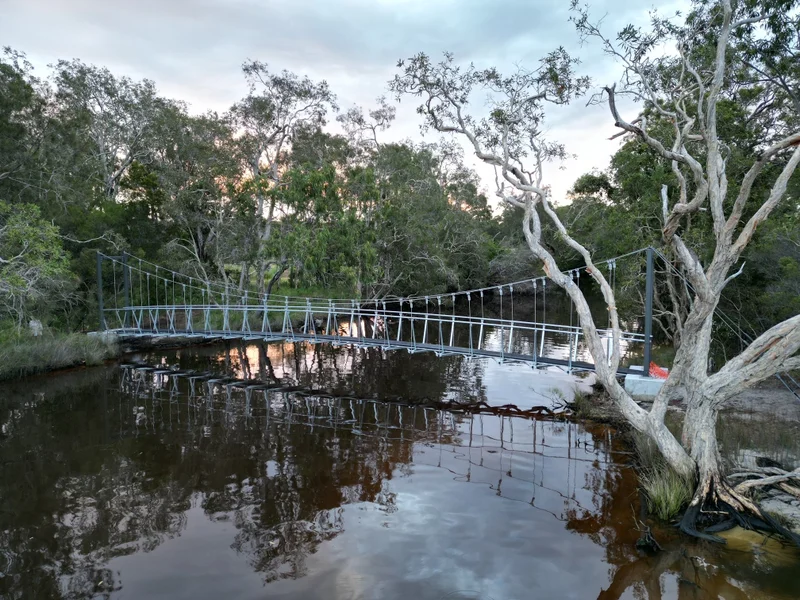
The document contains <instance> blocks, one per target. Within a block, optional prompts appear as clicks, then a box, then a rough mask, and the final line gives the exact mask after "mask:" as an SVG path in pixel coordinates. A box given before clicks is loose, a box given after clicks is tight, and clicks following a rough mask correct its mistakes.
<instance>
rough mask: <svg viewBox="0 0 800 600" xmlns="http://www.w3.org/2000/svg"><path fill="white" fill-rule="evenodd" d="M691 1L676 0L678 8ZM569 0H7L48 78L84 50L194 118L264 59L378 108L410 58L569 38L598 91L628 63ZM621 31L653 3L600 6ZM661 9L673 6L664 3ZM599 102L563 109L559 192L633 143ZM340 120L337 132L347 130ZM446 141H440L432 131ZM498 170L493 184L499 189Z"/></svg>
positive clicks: (485, 56)
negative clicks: (150, 83)
mask: <svg viewBox="0 0 800 600" xmlns="http://www.w3.org/2000/svg"><path fill="white" fill-rule="evenodd" d="M683 3H684V2H683V1H682V0H676V1H675V2H674V3H672V4H670V5H669V7H670V8H672V9H674V8H675V7H676V6H680V5H681V4H683ZM568 4H569V2H568V0H160V1H158V0H137V1H136V2H130V1H127V2H122V1H119V0H0V15H2V17H0V45H2V46H5V45H9V46H11V47H12V48H15V49H17V50H21V51H24V52H26V53H27V55H28V58H29V59H30V60H31V62H32V63H34V65H36V67H37V72H38V74H39V75H40V76H41V75H44V74H45V73H46V70H47V69H46V65H48V64H50V63H53V62H55V61H56V60H58V59H61V58H65V59H71V58H80V59H81V60H83V61H84V62H87V63H93V64H97V65H103V66H107V67H108V68H109V69H111V70H112V71H113V72H114V73H115V74H120V75H123V74H124V75H128V76H131V77H134V78H144V77H146V78H149V79H152V80H154V81H155V82H156V83H157V85H158V87H159V89H160V90H161V92H162V94H164V95H165V96H169V97H173V98H179V99H181V100H185V101H187V102H189V104H190V105H191V109H192V111H193V112H204V111H205V110H208V109H214V110H218V111H224V110H226V109H227V108H228V107H229V106H230V105H231V104H233V103H234V102H235V101H236V100H238V99H239V98H241V97H242V96H243V95H244V94H245V92H246V86H245V84H244V79H243V77H242V75H241V71H240V67H241V64H242V62H243V61H244V60H245V59H258V60H261V61H264V62H267V63H269V64H270V66H271V67H272V68H274V69H284V68H285V69H289V70H291V71H295V72H298V73H302V74H305V75H308V76H309V77H311V78H312V79H317V80H319V79H326V80H327V81H328V83H329V84H330V86H331V88H332V89H333V91H334V92H335V93H336V94H337V96H338V99H339V105H340V106H341V107H342V108H345V109H346V108H348V107H349V106H351V105H353V104H359V105H364V106H370V105H372V104H373V103H374V100H375V98H376V97H377V96H380V95H382V94H386V93H387V92H386V82H387V81H388V80H389V79H391V77H392V76H393V75H394V73H395V72H396V63H397V60H398V59H399V58H404V57H408V56H410V55H412V54H414V53H417V52H420V51H424V52H427V53H428V54H430V55H432V56H434V57H436V56H440V55H441V52H443V51H445V50H448V51H451V52H453V53H455V55H456V58H457V59H458V60H459V61H464V62H469V61H473V62H475V63H476V64H477V65H478V66H497V67H498V68H500V69H506V70H509V69H512V68H514V65H515V64H519V65H522V66H534V65H535V64H536V61H537V59H538V58H539V57H541V56H542V55H544V54H545V53H546V52H548V51H550V50H552V49H553V48H555V47H557V46H559V45H563V46H565V47H567V48H568V49H569V50H570V51H572V52H574V53H575V54H576V55H578V56H580V57H581V58H582V60H583V65H582V69H581V70H582V71H583V72H584V73H586V74H588V75H590V76H591V77H592V78H593V80H594V83H595V84H596V85H601V84H605V83H610V82H612V81H613V80H614V79H615V77H616V75H617V67H616V66H615V65H614V64H613V63H612V62H610V61H608V60H606V59H605V58H604V57H603V56H602V55H601V53H600V52H599V51H598V48H597V46H587V47H583V48H581V47H580V46H579V44H578V39H577V36H576V35H575V33H574V30H573V27H572V25H571V24H570V23H569V22H568V20H567V19H568V16H569V15H568V10H567V8H568ZM591 4H592V7H593V12H595V13H597V14H598V15H600V14H604V13H608V16H607V17H606V21H605V23H606V25H607V27H608V29H609V31H616V30H618V29H619V27H620V26H621V25H623V24H624V23H627V22H634V23H643V22H645V21H646V20H647V13H648V11H649V10H651V9H652V7H653V2H652V0H628V1H627V2H625V3H624V4H622V5H621V6H620V3H616V2H612V1H610V0H597V1H595V2H592V3H591ZM659 10H663V11H666V10H669V8H668V7H666V6H665V5H664V4H663V3H662V4H660V6H659ZM584 104H585V102H578V103H577V104H575V105H573V106H570V107H567V108H559V109H555V110H552V111H550V112H549V113H548V115H549V118H548V120H549V129H550V137H552V138H554V139H557V140H559V141H561V142H564V143H565V144H566V145H567V149H568V150H569V151H570V152H572V153H573V154H576V155H577V158H575V159H573V160H569V161H567V162H565V163H564V165H562V168H560V169H559V168H556V167H553V168H552V172H551V177H550V179H551V180H552V182H553V190H554V198H556V199H558V198H560V197H563V195H564V194H565V192H566V191H567V190H568V189H569V187H570V186H571V184H572V182H573V181H574V180H575V178H576V177H577V176H578V175H580V174H581V173H584V172H586V171H589V170H591V169H593V168H598V169H602V168H605V167H606V166H607V165H608V159H609V157H610V155H611V153H613V152H614V150H615V149H616V148H617V147H618V145H619V141H618V140H617V141H613V142H612V141H608V140H607V138H608V137H609V135H611V134H613V133H614V129H613V124H612V122H611V120H610V118H609V116H608V112H607V109H603V108H602V107H590V108H585V107H584ZM419 123H420V121H419V117H418V116H417V115H416V114H415V113H414V110H413V102H412V101H411V99H409V100H406V101H405V102H404V103H403V104H402V105H401V106H400V107H399V111H398V119H397V122H396V124H395V126H394V127H393V129H392V130H391V131H390V132H389V133H388V134H386V135H387V137H386V139H387V140H394V139H398V140H399V139H404V138H408V137H412V138H418V136H419V129H418V127H419ZM333 128H335V126H334V127H333ZM431 139H433V138H431ZM479 172H480V173H481V174H482V175H484V176H487V180H486V188H487V191H488V192H493V189H492V187H490V184H491V181H489V180H488V175H489V174H490V171H488V170H487V169H485V168H483V169H479Z"/></svg>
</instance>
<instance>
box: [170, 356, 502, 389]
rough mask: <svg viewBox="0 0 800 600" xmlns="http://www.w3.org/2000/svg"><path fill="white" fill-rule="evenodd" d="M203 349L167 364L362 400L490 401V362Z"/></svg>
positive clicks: (172, 358)
mask: <svg viewBox="0 0 800 600" xmlns="http://www.w3.org/2000/svg"><path fill="white" fill-rule="evenodd" d="M203 350H204V351H203ZM203 350H200V351H199V352H198V353H196V354H195V353H186V352H176V354H175V356H174V357H168V358H167V360H166V362H167V363H168V364H171V365H173V366H176V367H180V368H182V369H197V370H206V371H210V372H213V373H224V374H226V375H228V376H231V377H236V378H241V379H259V380H261V381H263V382H266V383H271V384H273V383H282V384H284V385H296V386H299V387H303V388H308V389H315V390H324V391H327V392H329V393H332V394H336V395H352V396H356V397H359V398H373V397H379V398H381V399H384V400H386V399H390V400H391V399H403V400H406V401H420V400H435V401H444V400H454V401H457V402H460V403H475V402H481V401H485V400H486V390H485V388H484V385H483V372H484V370H485V364H484V363H483V362H482V361H480V360H469V359H467V358H466V357H464V356H446V357H441V358H437V359H436V360H432V358H431V357H432V355H431V354H430V353H418V354H410V353H408V352H406V351H405V350H389V351H387V350H385V349H383V348H357V347H354V346H342V347H335V346H332V345H330V344H311V343H308V342H297V343H285V344H283V343H270V344H251V345H247V346H244V345H240V344H235V343H234V344H228V345H226V346H213V347H207V348H205V349H203Z"/></svg>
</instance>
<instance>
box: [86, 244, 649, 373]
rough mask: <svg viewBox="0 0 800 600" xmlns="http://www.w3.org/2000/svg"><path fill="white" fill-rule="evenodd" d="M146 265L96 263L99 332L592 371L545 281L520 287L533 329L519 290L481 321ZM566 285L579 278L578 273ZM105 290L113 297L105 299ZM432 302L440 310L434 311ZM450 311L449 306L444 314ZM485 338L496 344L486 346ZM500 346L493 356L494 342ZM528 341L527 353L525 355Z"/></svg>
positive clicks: (501, 290)
mask: <svg viewBox="0 0 800 600" xmlns="http://www.w3.org/2000/svg"><path fill="white" fill-rule="evenodd" d="M134 261H135V262H134ZM117 263H119V265H120V266H119V267H117V266H116V264H117ZM150 264H151V263H147V261H142V259H138V258H134V259H133V261H131V260H130V257H124V256H123V257H108V256H105V255H102V256H101V273H100V277H101V278H102V282H103V283H104V286H101V288H102V289H101V291H105V292H106V296H105V297H103V298H102V303H103V317H104V319H103V326H104V328H105V329H108V330H115V331H117V332H118V333H119V334H120V335H123V336H176V337H177V336H180V337H205V338H208V339H214V338H216V339H220V338H221V339H242V340H253V339H263V340H265V341H269V340H286V341H292V342H300V341H309V342H311V343H319V342H330V343H333V344H335V345H339V344H346V345H349V346H362V347H363V346H379V347H382V348H384V349H401V348H402V349H406V350H407V351H408V352H411V353H414V352H434V353H436V354H437V355H439V356H443V355H461V356H465V357H473V356H484V357H490V358H494V359H495V360H498V361H500V362H522V363H527V364H530V363H533V364H534V365H535V366H537V367H538V366H544V365H556V366H559V367H561V368H564V369H565V370H572V371H574V370H576V369H577V370H583V369H591V368H592V365H591V364H590V363H577V362H576V359H577V349H578V347H579V338H580V335H579V334H578V333H576V330H575V327H574V326H573V327H568V326H565V325H561V324H555V323H552V324H550V323H547V322H546V318H547V307H546V304H547V299H546V284H545V283H544V278H536V279H534V280H531V279H528V280H526V281H525V282H524V287H525V288H526V289H529V287H533V295H534V308H533V311H534V315H533V316H534V319H533V321H530V320H525V316H520V315H518V314H517V313H518V312H520V310H518V309H521V306H518V302H517V301H518V300H519V298H515V297H514V295H515V293H516V294H517V295H518V294H519V291H520V290H521V289H522V286H518V285H517V284H515V283H512V284H502V285H500V286H498V285H495V286H492V287H487V288H481V289H479V290H476V291H477V292H478V297H479V298H480V300H479V301H480V304H481V308H480V315H478V314H477V310H476V309H477V303H476V306H475V309H473V305H472V298H473V297H475V294H474V293H473V292H470V291H464V292H450V293H446V294H437V295H434V296H427V297H415V296H410V297H404V298H396V299H392V300H387V299H377V300H375V301H373V302H367V303H365V302H363V301H361V300H356V299H353V298H350V299H347V300H335V299H314V298H311V297H291V296H276V295H271V294H255V295H253V294H251V293H250V291H249V290H248V289H239V288H236V287H235V286H232V285H230V284H228V285H222V284H214V283H211V282H208V281H205V280H204V279H197V278H193V277H191V276H188V275H183V274H180V273H178V272H177V271H172V270H170V269H165V268H163V267H161V266H158V265H152V266H149V265H150ZM117 268H120V269H121V273H122V277H121V278H120V277H119V276H117V273H116V270H115V269H117ZM109 269H111V270H110V271H109ZM572 276H573V278H575V277H577V275H576V273H575V272H574V270H573V273H572ZM126 279H127V280H128V283H127V285H126V283H125V280H126ZM540 279H541V283H542V285H541V286H539V280H540ZM137 287H138V289H137ZM540 287H541V290H542V299H541V300H540V299H539V289H540ZM506 288H507V289H506ZM515 288H517V289H515ZM109 290H112V292H111V293H110V294H108V292H109ZM489 290H491V291H493V292H494V293H497V294H498V295H499V296H500V297H499V299H498V301H499V305H500V306H499V315H498V314H497V313H495V312H494V311H493V310H492V308H491V303H490V305H489V307H487V306H486V300H485V297H486V293H485V292H486V291H489ZM462 294H463V295H464V296H466V298H467V302H466V304H462V303H460V299H459V296H461V295H462ZM434 298H435V299H436V308H435V309H433V310H431V301H432V300H433V299H434ZM134 299H135V300H134ZM418 299H419V300H420V301H419V302H418V301H417V300H418ZM423 299H424V300H425V302H424V303H423V302H422V301H421V300H423ZM99 300H100V299H99ZM447 301H449V302H451V306H450V307H449V308H448V307H447V306H446V302H447ZM540 302H542V307H541V308H542V310H541V311H540V310H539V308H540V306H539V303H540ZM443 304H445V306H444V307H443V306H442V305H443ZM457 304H458V306H457ZM423 305H424V314H423ZM487 310H488V314H487ZM540 313H541V314H540ZM320 317H321V318H320ZM542 317H543V318H542ZM323 319H324V320H323ZM259 321H260V323H259ZM348 321H349V327H348ZM418 322H419V325H418V324H417V323H418ZM323 325H324V328H323ZM447 325H449V326H450V329H449V331H448V330H447ZM573 325H574V317H573ZM370 327H371V328H372V329H371V330H370V329H369V328H370ZM418 327H419V334H418V332H417V328H418ZM463 327H467V331H466V332H463V331H461V329H462V328H463ZM393 328H394V329H393ZM434 330H435V331H436V335H434V333H433V331H434ZM476 335H477V336H478V339H477V340H476V339H475V336H476ZM487 336H488V338H489V340H492V341H491V342H490V343H489V344H488V346H487V339H486V338H487ZM495 336H497V337H495ZM547 336H562V339H563V336H566V338H567V339H569V340H570V343H569V347H570V353H569V356H567V357H564V356H563V355H561V356H559V355H558V354H556V356H555V357H552V358H551V357H545V356H543V355H544V345H545V341H546V340H545V338H546V337H547ZM420 337H421V340H420ZM434 338H435V339H434ZM497 338H499V347H498V344H497V342H496V341H494V340H495V339H497ZM639 338H641V334H627V333H626V334H625V341H626V342H632V341H638V340H639ZM521 339H522V340H523V342H522V345H520V340H521ZM531 340H532V347H531V348H530V349H529V348H528V347H527V345H528V343H531ZM520 348H522V350H520ZM556 348H558V346H556ZM562 348H563V346H562ZM520 352H522V353H520ZM564 359H566V360H564Z"/></svg>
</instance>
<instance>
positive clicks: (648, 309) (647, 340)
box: [642, 246, 654, 377]
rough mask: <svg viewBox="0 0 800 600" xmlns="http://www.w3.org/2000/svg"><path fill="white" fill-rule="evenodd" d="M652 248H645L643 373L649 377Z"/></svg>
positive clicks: (651, 336)
mask: <svg viewBox="0 0 800 600" xmlns="http://www.w3.org/2000/svg"><path fill="white" fill-rule="evenodd" d="M653 254H654V253H653V248H652V246H651V247H648V248H647V274H646V282H645V296H644V364H643V365H642V369H643V370H644V373H643V375H644V376H645V377H650V362H651V361H650V355H651V351H652V346H653Z"/></svg>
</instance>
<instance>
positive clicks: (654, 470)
mask: <svg viewBox="0 0 800 600" xmlns="http://www.w3.org/2000/svg"><path fill="white" fill-rule="evenodd" d="M634 440H635V443H636V457H637V462H638V467H639V482H640V483H641V486H642V490H643V491H644V494H645V497H646V499H647V509H648V510H649V511H650V514H652V515H654V516H655V517H656V518H658V519H660V520H662V521H671V520H672V519H674V518H676V517H677V516H678V515H679V514H680V513H681V512H682V511H683V509H684V508H686V506H687V505H688V504H689V501H690V500H691V499H692V495H693V494H694V481H693V480H692V479H690V478H687V477H684V476H683V475H680V474H679V473H677V472H676V471H675V470H674V469H673V468H672V467H670V466H669V465H668V464H667V462H666V461H665V460H664V457H663V456H662V455H661V452H660V451H659V450H658V447H657V446H656V445H655V442H653V441H652V440H651V439H650V438H649V437H647V436H645V435H643V434H641V433H638V432H636V433H634Z"/></svg>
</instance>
